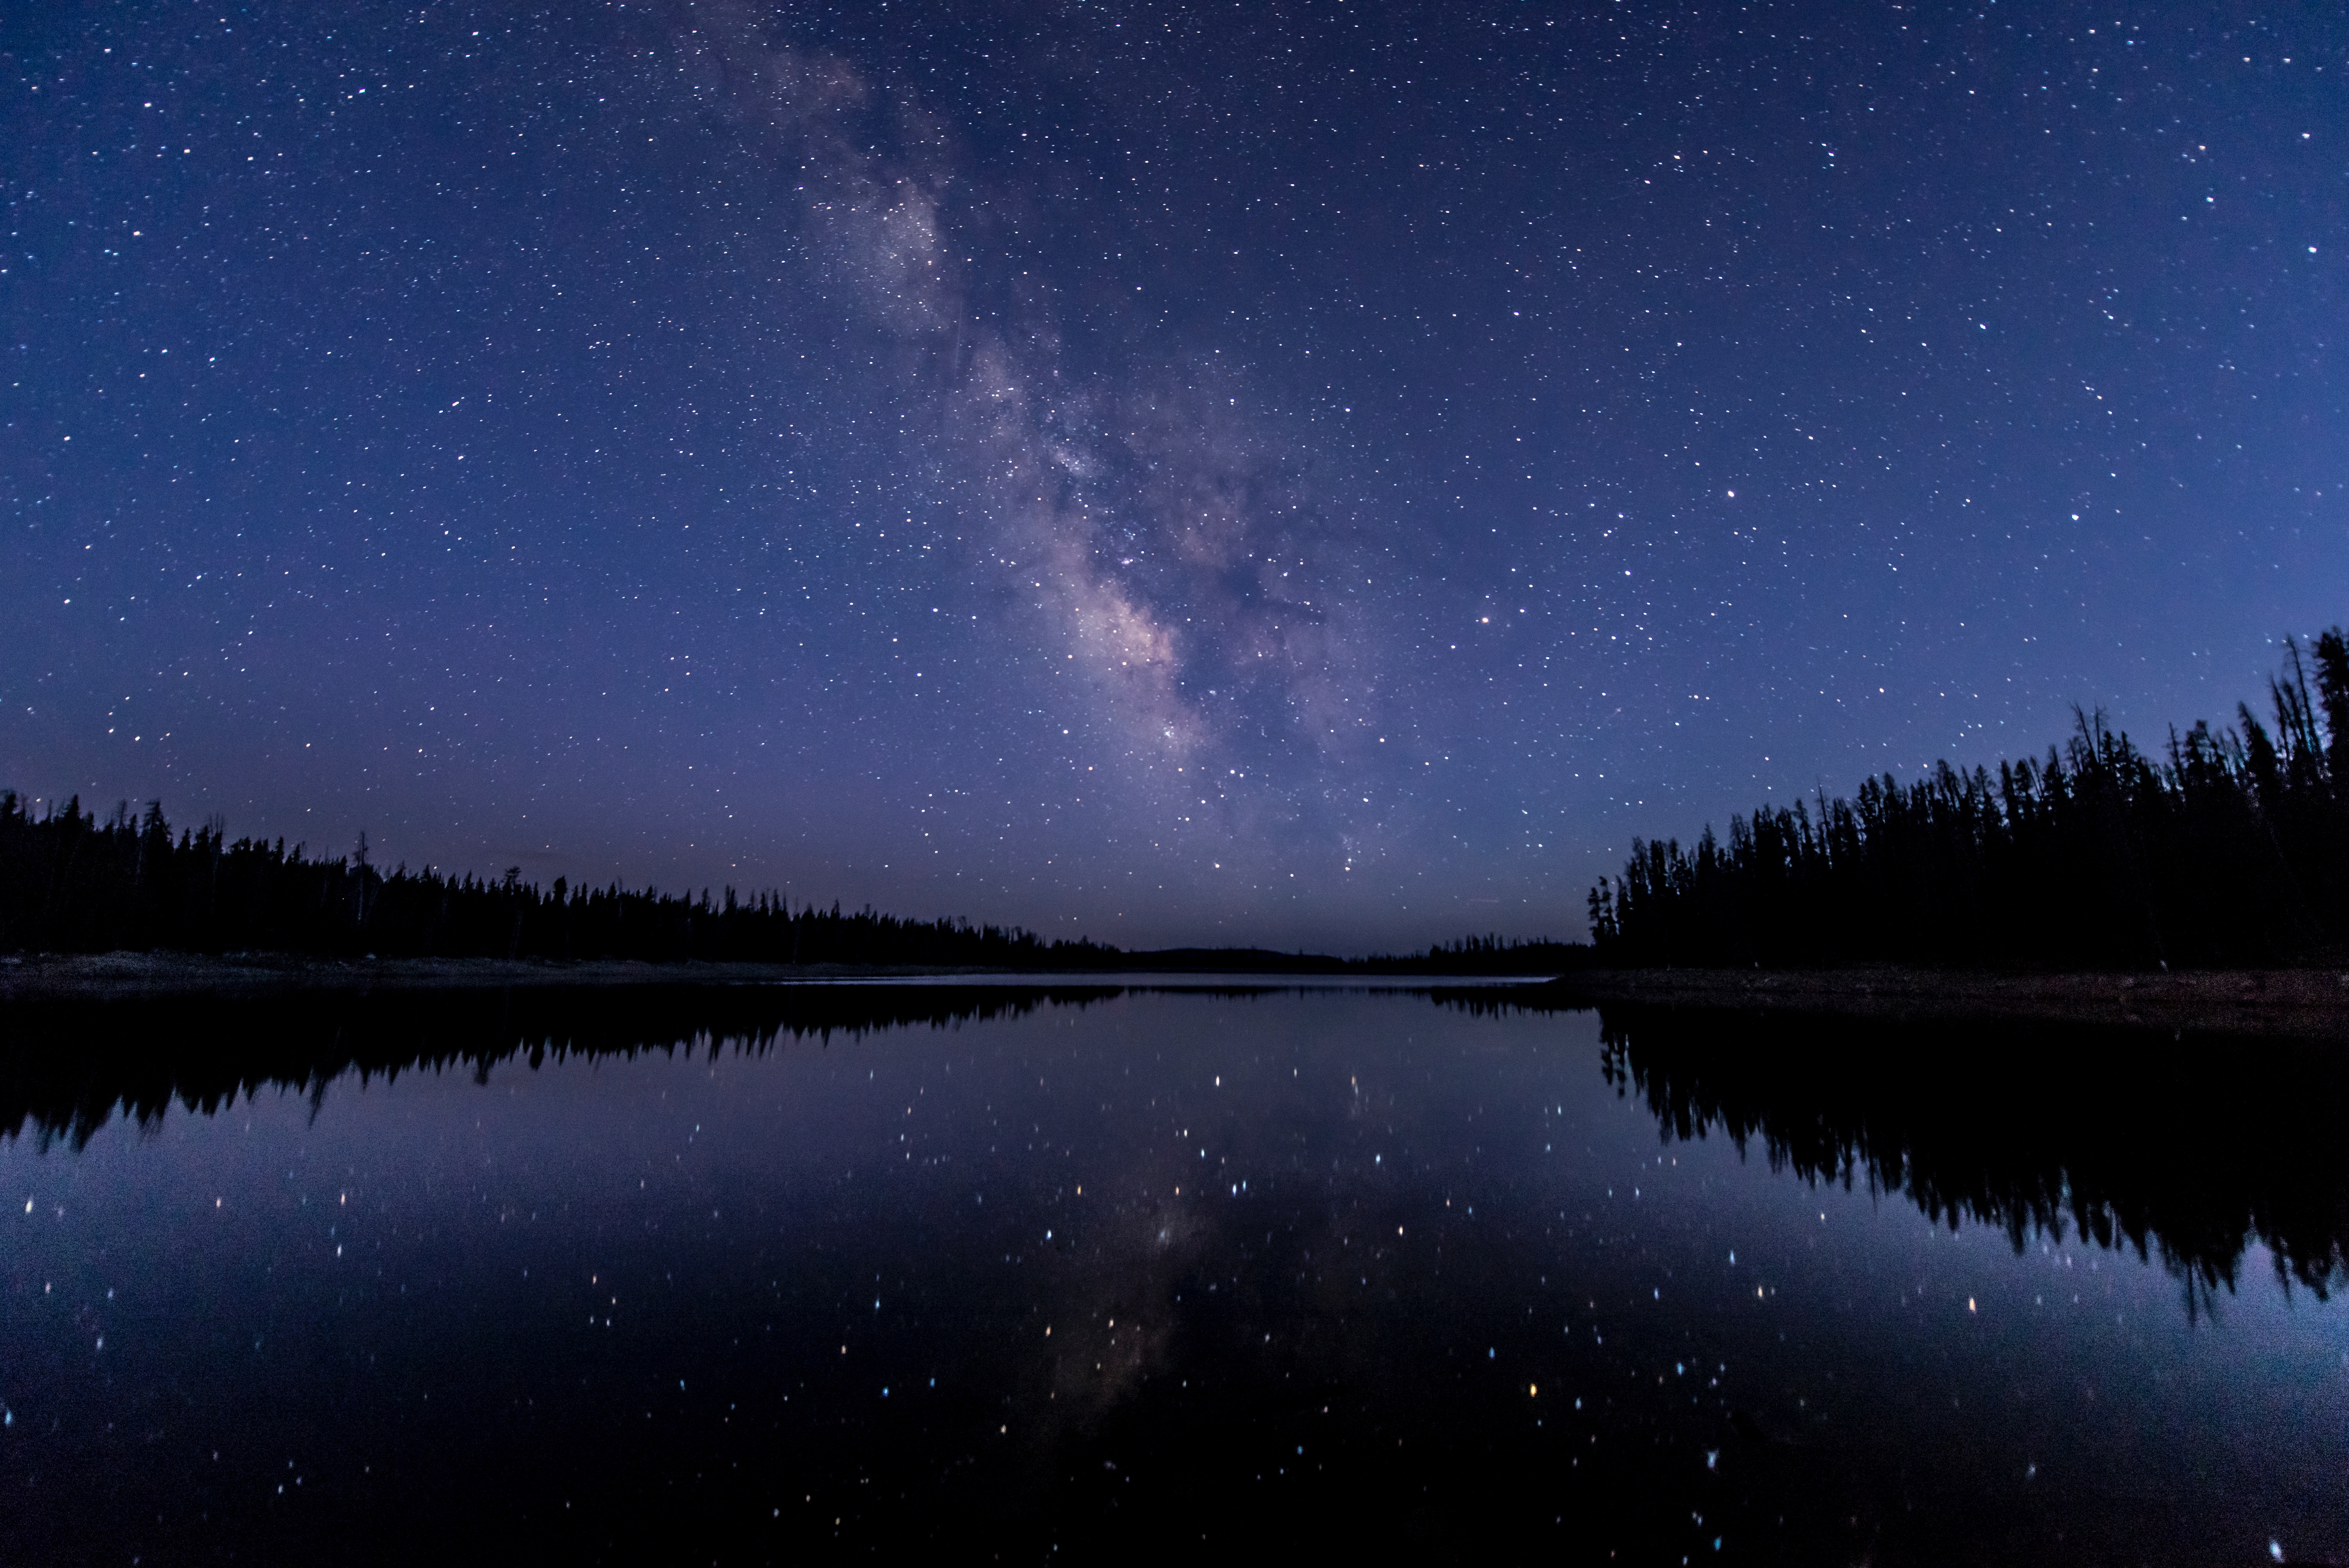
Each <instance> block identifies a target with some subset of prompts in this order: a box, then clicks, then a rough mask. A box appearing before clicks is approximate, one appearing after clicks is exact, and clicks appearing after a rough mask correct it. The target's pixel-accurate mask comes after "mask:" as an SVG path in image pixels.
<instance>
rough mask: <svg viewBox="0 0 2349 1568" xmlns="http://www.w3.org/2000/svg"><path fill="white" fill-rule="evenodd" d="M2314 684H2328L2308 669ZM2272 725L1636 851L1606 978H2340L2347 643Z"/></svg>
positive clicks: (2291, 675) (2297, 682) (2283, 692)
mask: <svg viewBox="0 0 2349 1568" xmlns="http://www.w3.org/2000/svg"><path fill="white" fill-rule="evenodd" d="M2312 666H2313V667H2312ZM2268 688H2269V690H2268V695H2269V698H2270V706H2271V712H2272V720H2271V722H2262V720H2261V718H2260V717H2259V716H2257V715H2256V714H2254V713H2253V712H2252V711H2251V707H2249V705H2239V706H2238V707H2237V710H2236V712H2237V722H2236V723H2235V725H2233V726H2231V727H2228V728H2226V729H2223V730H2220V731H2213V730H2212V729H2211V728H2210V727H2209V725H2208V724H2207V723H2198V724H2197V725H2195V726H2194V727H2193V728H2192V729H2191V730H2189V731H2188V732H2186V733H2185V734H2183V735H2181V734H2179V733H2178V732H2177V730H2176V729H2174V728H2173V729H2172V730H2171V731H2170V734H2169V737H2168V744H2167V746H2166V747H2164V748H2162V749H2161V751H2160V752H2159V753H2158V755H2147V753H2146V752H2145V751H2143V750H2142V749H2140V748H2138V747H2137V745H2135V744H2134V743H2133V742H2132V741H2131V740H2130V738H2128V736H2127V735H2126V734H2124V733H2118V732H2116V731H2115V730H2113V729H2111V728H2110V727H2107V726H2106V723H2105V720H2104V717H2103V716H2102V715H2101V714H2080V715H2077V718H2078V729H2077V732H2076V733H2075V734H2074V736H2073V737H2072V738H2071V739H2070V741H2069V742H2068V743H2067V744H2066V745H2064V747H2062V748H2050V749H2049V750H2048V753H2047V755H2046V757H2045V758H2039V759H2034V758H2023V759H2022V760H2020V761H2014V762H2002V763H2000V764H1999V766H1998V770H1997V772H1996V773H1995V774H1992V772H1990V771H1989V770H1988V769H1982V768H1977V769H1974V770H1973V771H1972V772H1971V773H1961V772H1959V771H1957V770H1956V769H1952V768H1951V767H1950V766H1949V764H1947V763H1946V762H1945V763H1942V764H1940V766H1939V767H1937V768H1936V769H1934V770H1933V772H1932V773H1931V774H1930V776H1929V777H1927V778H1924V779H1919V780H1917V781H1916V782H1914V783H1910V784H1906V785H1904V784H1902V783H1900V782H1899V780H1898V779H1894V778H1893V777H1892V776H1891V775H1890V774H1889V773H1888V774H1886V775H1885V776H1884V777H1883V778H1881V779H1869V780H1868V782H1867V783H1865V784H1862V785H1861V786H1860V788H1859V789H1858V791H1857V794H1856V795H1855V796H1854V797H1853V798H1852V799H1833V800H1830V799H1826V794H1825V792H1824V791H1822V792H1821V794H1820V796H1819V799H1817V800H1816V802H1806V801H1800V800H1798V801H1796V802H1795V804H1794V805H1793V806H1791V807H1785V806H1776V807H1774V806H1770V805H1767V804H1765V805H1764V806H1763V807H1762V808H1761V809H1759V810H1756V811H1755V812H1754V814H1753V815H1752V816H1751V817H1750V818H1749V817H1733V818H1732V819H1731V820H1730V824H1729V836H1728V839H1727V841H1725V842H1724V841H1722V840H1719V839H1717V838H1715V837H1714V835H1713V830H1712V829H1711V828H1710V827H1707V828H1706V830H1704V833H1703V835H1702V837H1701V838H1699V839H1698V841H1697V842H1696V844H1695V847H1694V848H1693V849H1692V850H1684V849H1682V847H1681V845H1680V843H1679V841H1676V840H1664V841H1660V842H1651V841H1639V840H1635V841H1633V843H1632V853H1631V859H1630V861H1629V863H1627V864H1626V865H1625V866H1624V868H1623V874H1622V875H1621V876H1620V877H1617V878H1612V879H1607V878H1602V879H1601V880H1600V882H1599V885H1598V886H1597V887H1596V888H1594V889H1592V890H1591V893H1590V901H1589V902H1590V925H1591V934H1592V936H1593V938H1594V942H1595V945H1596V948H1597V957H1598V960H1599V963H1600V964H1601V965H1609V966H1616V967H1644V966H1652V965H1686V966H1692V967H1722V966H1732V965H1733V966H1738V967H1745V966H1749V965H1764V966H1773V967H1776V966H1787V967H1805V966H1826V965H1851V964H1867V963H1897V964H1915V965H1953V966H1954V965H1982V966H2017V967H2036V968H2045V969H2059V968H2073V969H2078V968H2106V967H2119V968H2136V969H2153V968H2157V967H2170V966H2197V967H2239V966H2258V965H2302V964H2313V963H2328V962H2332V961H2334V960H2336V959H2339V958H2340V957H2341V956H2342V954H2343V953H2344V948H2349V898H2344V896H2343V890H2344V888H2349V642H2344V634H2343V632H2342V629H2341V628H2340V627H2337V626H2336V627H2334V628H2333V629H2332V630H2331V631H2328V632H2325V633H2324V634H2322V635H2320V636H2319V637H2317V639H2316V640H2315V643H2314V645H2313V647H2311V648H2310V649H2308V650H2307V651H2306V653H2305V654H2303V651H2302V647H2301V645H2300V644H2299V643H2298V642H2297V641H2294V640H2291V639H2287V641H2286V643H2285V658H2284V665H2283V668H2282V672H2281V673H2280V674H2279V675H2277V676H2272V677H2271V679H2270V680H2269V683H2268Z"/></svg>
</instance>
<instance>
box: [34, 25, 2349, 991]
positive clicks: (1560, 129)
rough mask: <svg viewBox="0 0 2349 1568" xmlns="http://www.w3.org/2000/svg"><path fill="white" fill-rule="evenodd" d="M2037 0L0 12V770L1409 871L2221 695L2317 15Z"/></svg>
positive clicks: (566, 843) (799, 834) (1222, 904)
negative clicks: (2076, 721)
mask: <svg viewBox="0 0 2349 1568" xmlns="http://www.w3.org/2000/svg"><path fill="white" fill-rule="evenodd" d="M2109 9H2110V8H2109V7H2107V8H2104V9H2095V8H2090V7H2086V6H2068V5H2055V6H2050V7H2035V8H2030V9H2029V10H2027V11H2026V10H2025V9H2024V8H2021V7H2015V8H2012V9H2010V8H2009V7H2006V6H2003V5H1987V6H1981V7H1978V8H1974V9H1971V10H1957V11H1940V12H1918V11H1915V10H1913V9H1904V8H1901V7H1897V6H1891V5H1826V6H1821V5H1801V6H1791V5H1790V6H1785V7H1769V6H1747V7H1727V6H1723V7H1714V8H1699V9H1678V8H1666V7H1659V6H1631V5H1603V6H1602V5H1592V6H1583V7H1563V6H1561V7H1549V8H1543V7H1485V6H1475V5H1467V6H1446V7H1442V8H1428V9H1414V8H1407V7H1379V6H1371V5H1287V6H1282V5H1274V6H1257V7H1240V8H1236V9H1217V8H1213V7H1187V6H1182V5H1154V6H1144V5H1036V6H1010V5H1003V6H985V5H943V4H937V5H898V4H892V5H879V4H877V3H876V4H874V5H869V6H863V7H851V8H845V9H833V10H823V11H819V10H816V9H813V8H802V7H792V6H781V5H763V4H757V3H753V0H726V3H723V4H702V5H684V4H669V3H664V4H659V5H651V4H647V5H609V6H602V7H579V6H562V7H555V6H549V7H543V8H537V9H532V8H516V7H491V6H488V5H428V6H424V7H421V8H419V9H417V10H413V11H408V12H399V13H396V14H395V13H393V12H389V11H386V10H383V9H381V8H376V7H357V6H350V7H341V8H333V7H330V8H327V9H326V10H321V9H320V8H318V7H316V6H293V5H272V4H263V5H250V6H246V7H243V8H238V9H220V8H215V9H214V10H213V11H211V12H202V13H199V12H198V11H195V10H191V9H188V8H187V7H184V6H179V5H163V4H148V5H122V6H109V7H103V8H101V7H98V6H95V5H92V6H87V7H77V6H74V5H56V6H43V7H39V8H37V11H36V12H28V13H27V14H26V15H24V16H21V17H17V18H14V19H12V20H11V21H9V22H8V23H7V24H6V25H5V27H6V30H5V32H0V48H5V51H6V53H5V68H6V75H5V80H6V82H7V84H8V86H7V92H8V98H7V101H6V107H5V109H0V146H5V147H7V148H8V149H9V150H10V151H9V152H8V154H7V156H6V160H5V166H0V177H5V186H6V188H5V199H6V201H7V212H6V217H7V234H6V238H7V245H6V253H5V255H0V321H4V322H5V331H0V337H5V344H0V347H5V353H6V356H7V358H6V366H5V370H6V374H5V385H0V398H5V403H0V426H5V428H0V505H5V518H6V526H7V528H8V529H9V532H10V556H9V559H10V562H11V568H10V570H9V571H8V572H7V573H5V574H0V618H5V624H6V625H7V626H8V627H9V629H10V632H11V634H10V636H9V637H8V638H7V639H6V640H5V645H0V787H8V788H15V789H19V790H21V791H24V792H25V793H26V794H29V795H33V796H36V797H39V798H41V799H57V798H60V797H62V796H63V795H65V794H67V793H68V792H73V791H78V792H80V793H81V794H82V795H83V796H84V797H85V799H98V800H99V801H101V802H104V803H108V804H110V803H111V802H112V801H113V800H114V799H118V798H129V799H150V798H160V799H162V801H163V802H164V805H165V808H166V810H169V811H171V813H172V814H173V816H174V817H175V818H177V819H180V820H189V821H192V820H200V819H202V817H203V816H205V815H207V814H210V813H213V812H218V813H220V814H222V815H223V816H225V817H226V818H227V820H228V822H229V825H230V828H231V830H232V831H250V832H256V833H266V834H269V835H271V836H275V835H277V834H280V833H283V834H285V836H287V837H288V838H289V839H297V840H307V841H310V842H311V843H313V844H314V845H315V846H316V847H318V848H320V849H322V850H325V851H328V852H339V851H342V850H344V849H346V848H347V847H348V846H349V844H350V843H351V842H352V841H355V840H356V838H357V833H358V832H359V831H360V830H362V829H364V830H367V833H368V834H369V837H370V841H372V842H373V843H374V844H375V845H376V846H377V847H378V853H379V854H381V855H383V856H385V857H386V858H387V859H389V860H397V859H399V858H403V857H404V858H407V859H409V860H410V861H419V862H420V861H431V862H434V863H437V864H440V865H444V866H462V867H470V868H474V869H480V870H483V871H490V872H496V871H500V870H502V868H503V867H504V866H506V865H508V864H517V865H520V866H522V867H523V869H524V870H525V872H527V873H528V874H532V875H534V876H539V877H552V876H554V875H556V874H559V873H567V874H569V875H571V876H572V877H573V878H574V879H578V878H581V877H583V876H584V877H587V878H603V877H610V876H617V877H621V878H624V879H626V880H627V881H629V882H646V881H651V882H657V883H660V884H662V885H668V886H674V885H678V884H688V885H692V886H696V887H698V886H700V885H703V884H711V885H715V884H719V883H733V884H735V885H738V886H768V885H773V886H781V887H784V888H786V889H787V890H788V891H789V892H791V893H792V896H793V897H794V898H813V899H818V900H821V901H822V902H824V903H830V902H832V901H833V900H834V899H838V900H841V901H842V902H843V903H849V904H852V905H854V904H858V903H864V902H866V901H871V902H873V903H877V904H880V905H883V906H885V907H890V908H895V909H901V910H905V911H907V912H909V913H925V914H929V913H960V914H968V915H970V916H972V917H974V918H979V919H987V920H997V921H1017V922H1020V923H1026V924H1029V925H1030V926H1033V927H1036V928H1039V929H1043V930H1046V931H1052V932H1063V933H1075V932H1079V931H1083V932H1089V933H1092V934H1096V935H1100V936H1102V937H1105V938H1107V939H1110V940H1115V941H1126V942H1164V941H1185V940H1200V941H1261V942H1266V943H1269V944H1280V945H1293V944H1311V945H1316V946H1322V945H1330V946H1339V947H1361V946H1378V945H1388V946H1400V945H1406V944H1423V943H1424V942H1426V941H1429V940H1433V939H1435V938H1439V937H1449V936H1451V935H1454V934H1459V933H1461V932H1463V931H1467V930H1485V929H1498V930H1504V931H1509V932H1513V933H1516V934H1525V935H1533V934H1540V933H1545V932H1546V933H1548V934H1554V935H1559V936H1571V935H1577V934H1579V933H1580V931H1581V901H1582V893H1583V891H1584V889H1585V888H1587V886H1588V883H1589V882H1590V880H1591V879H1592V878H1593V877H1595V876H1596V875H1597V874H1599V872H1602V871H1606V870H1609V869H1611V867H1612V864H1613V862H1614V861H1617V860H1619V857H1620V856H1621V854H1622V853H1623V852H1624V851H1625V850H1626V849H1627V848H1628V845H1629V842H1630V836H1631V835H1632V834H1634V833H1651V834H1678V835H1681V836H1682V837H1686V836H1690V835H1692V834H1693V833H1694V831H1695V830H1697V829H1698V828H1700V827H1701V826H1702V824H1703V823H1704V822H1705V821H1706V820H1713V821H1714V822H1716V823H1718V822H1721V821H1723V820H1725V818H1726V816H1727V814H1728V813H1729V812H1731V811H1733V810H1744V809H1748V808H1750V807H1752V806H1753V805H1754V804H1755V803H1757V802H1758V801H1760V800H1761V799H1764V798H1765V797H1775V798H1777V799H1785V798H1787V797H1788V796H1790V795H1793V794H1796V793H1807V792H1809V791H1811V790H1813V789H1816V788H1818V787H1819V786H1821V785H1823V784H1824V785H1825V786H1826V787H1827V788H1829V789H1848V788H1849V787H1850V786H1851V785H1852V784H1853V783H1854V782H1856V780H1857V778H1858V777H1859V776H1860V775H1861V774H1862V773H1865V772H1868V771H1877V770H1883V769H1893V770H1896V771H1900V772H1908V771H1911V770H1914V769H1918V768H1920V767H1923V766H1926V765H1929V764H1930V762H1932V761H1933V760H1934V759H1935V758H1944V757H1946V758H1950V759H1951V761H1953V762H1958V763H1961V764H1965V765H1971V764H1974V763H1977V762H1989V761H1994V760H1995V759H1996V758H1998V757H2000V756H2002V755H2011V754H2013V753H2015V752H2018V751H2022V750H2026V749H2034V748H2042V747H2044V745H2045V744H2046V743H2047V742H2048V741H2050V740H2053V739H2055V738H2060V737H2061V736H2062V735H2063V733H2064V731H2065V730H2066V729H2067V728H2068V727H2069V725H2070V723H2071V709H2072V707H2073V705H2075V704H2077V705H2081V706H2083V707H2100V706H2101V707H2106V708H2107V709H2108V710H2110V712H2111V713H2112V714H2113V716H2114V717H2115V718H2116V720H2117V721H2118V722H2120V723H2122V724H2123V725H2125V726H2127V727H2131V728H2133V729H2135V730H2136V731H2137V732H2138V733H2139V734H2140V735H2157V736H2158V733H2159V731H2160V728H2161V727H2162V726H2164V725H2166V724H2168V723H2169V722H2171V721H2181V722H2183V721H2190V720H2191V719H2193V718H2194V717H2205V716H2207V717H2224V716H2225V715H2227V714H2228V713H2229V712H2230V711H2231V709H2232V707H2233V704H2234V702H2235V700H2236V699H2237V698H2238V697H2240V696H2250V695H2252V694H2254V693H2256V692H2257V691H2259V690H2260V689H2261V686H2260V684H2259V683H2260V681H2261V676H2263V674H2264V672H2265V671H2266V669H2267V668H2268V667H2269V666H2270V665H2271V661H2272V658H2273V655H2274V645H2275V644H2276V642H2277V640H2278V639H2280V638H2281V637H2282V635H2283V634H2287V633H2291V632H2305V631H2308V630H2310V629H2312V628H2313V627H2315V626H2318V625H2321V624H2330V623H2331V622H2333V621H2336V620H2339V619H2341V618H2343V616H2344V614H2349V593H2344V589H2343V586H2342V585H2343V584H2344V583H2349V508H2344V504H2343V499H2342V498H2343V496H2344V490H2349V473H2344V467H2349V440H2344V437H2349V415H2344V377H2343V372H2342V370H2341V366H2340V362H2339V356H2338V354H2337V353H2336V352H2335V349H2336V346H2337V338H2338V335H2339V326H2338V323H2339V322H2340V321H2341V320H2342V319H2344V309H2349V299H2344V286H2343V284H2344V274H2343V273H2342V270H2341V261H2340V258H2341V257H2342V256H2343V255H2344V253H2349V250H2344V246H2349V235H2344V233H2343V232H2342V230H2343V227H2344V220H2343V213H2344V190H2349V144H2344V139H2343V134H2342V131H2341V129H2340V128H2341V127H2342V126H2344V125H2349V101H2344V96H2349V95H2344V93H2343V92H2342V90H2341V82H2342V78H2343V76H2344V72H2349V58H2344V50H2349V24H2344V22H2343V21H2342V20H2341V19H2340V18H2339V17H2338V16H2337V15H2333V14H2330V13H2310V14H2308V15H2304V16H2301V17H2299V18H2297V19H2293V20H2290V21H2286V22H2271V21H2266V20H2253V19H2249V18H2246V17H2241V16H2237V15H2233V14H2232V13H2222V12H2220V11H2219V10H2216V9H2197V8H2192V7H2177V6H2169V7H2160V8H2144V9H2139V10H2135V11H2131V10H2128V9H2127V8H2124V9H2123V10H2121V11H2117V12H2112V13H2111V14H2109V15H2108V14H2107V11H2108V10H2109Z"/></svg>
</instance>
